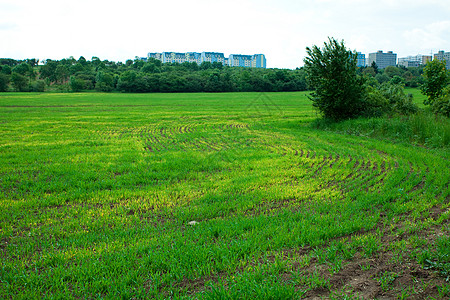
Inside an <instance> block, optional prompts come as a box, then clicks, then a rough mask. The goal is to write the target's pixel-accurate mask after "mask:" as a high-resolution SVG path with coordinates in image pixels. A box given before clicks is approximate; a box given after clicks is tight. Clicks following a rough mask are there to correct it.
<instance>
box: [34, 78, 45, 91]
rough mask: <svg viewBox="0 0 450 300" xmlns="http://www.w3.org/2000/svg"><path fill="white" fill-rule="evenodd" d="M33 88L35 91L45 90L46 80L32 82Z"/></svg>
mask: <svg viewBox="0 0 450 300" xmlns="http://www.w3.org/2000/svg"><path fill="white" fill-rule="evenodd" d="M31 90H32V91H33V92H44V91H45V82H44V81H43V80H37V81H35V82H33V83H32V84H31Z"/></svg>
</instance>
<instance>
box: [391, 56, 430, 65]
mask: <svg viewBox="0 0 450 300" xmlns="http://www.w3.org/2000/svg"><path fill="white" fill-rule="evenodd" d="M431 59H432V57H431V56H430V55H421V54H418V55H415V56H407V57H401V58H399V59H398V65H399V66H404V67H406V68H410V67H419V66H421V65H425V64H426V63H427V62H428V61H431Z"/></svg>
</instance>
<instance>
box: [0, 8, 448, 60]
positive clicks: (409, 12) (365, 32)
mask: <svg viewBox="0 0 450 300" xmlns="http://www.w3.org/2000/svg"><path fill="white" fill-rule="evenodd" d="M329 36H330V37H334V38H336V39H338V40H341V39H343V40H344V42H345V44H346V45H347V47H348V48H350V49H351V50H357V51H359V52H362V53H365V54H368V53H371V52H375V51H377V50H383V51H388V50H392V51H394V52H395V53H397V54H398V57H404V56H408V55H416V54H430V52H431V51H433V53H436V52H437V51H438V50H445V51H450V1H449V0H439V1H437V0H436V1H435V0H308V1H305V0H297V1H293V0H227V1H214V0H172V1H170V0H165V1H163V0H160V1H154V0H147V1H140V0H128V1H115V0H109V1H106V0H72V1H65V0H0V57H3V58H14V59H25V58H38V59H45V58H51V59H62V58H68V57H70V56H73V57H75V58H76V59H78V58H79V57H80V56H84V57H85V58H86V59H89V60H90V59H91V58H92V56H97V57H99V58H100V59H102V60H104V59H108V60H113V61H125V60H127V59H134V57H135V56H146V55H147V53H148V52H162V51H176V52H202V51H211V52H223V53H225V56H228V55H229V54H256V53H264V54H265V55H266V58H267V67H270V68H296V67H299V66H302V65H303V58H304V57H305V55H306V53H305V48H306V47H307V46H312V45H315V44H317V45H322V44H323V42H324V41H325V40H326V39H327V37H329Z"/></svg>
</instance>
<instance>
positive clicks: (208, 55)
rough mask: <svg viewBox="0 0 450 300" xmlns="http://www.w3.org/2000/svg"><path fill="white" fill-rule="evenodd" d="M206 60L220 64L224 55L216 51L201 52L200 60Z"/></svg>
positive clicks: (222, 62) (223, 61) (223, 60)
mask: <svg viewBox="0 0 450 300" xmlns="http://www.w3.org/2000/svg"><path fill="white" fill-rule="evenodd" d="M204 61H207V62H210V63H213V62H219V63H221V64H224V63H225V55H224V54H223V53H218V52H202V62H204Z"/></svg>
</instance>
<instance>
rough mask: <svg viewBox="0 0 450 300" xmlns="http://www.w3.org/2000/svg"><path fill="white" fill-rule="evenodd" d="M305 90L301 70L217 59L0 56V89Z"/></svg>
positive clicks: (119, 90)
mask: <svg viewBox="0 0 450 300" xmlns="http://www.w3.org/2000/svg"><path fill="white" fill-rule="evenodd" d="M306 89H307V85H306V79H305V72H304V71H303V70H302V69H296V70H287V69H256V68H239V67H228V66H223V65H222V64H221V63H217V62H214V63H210V62H203V63H202V64H200V65H198V64H197V63H188V62H185V63H182V64H179V63H164V64H163V63H162V62H161V61H159V60H156V59H150V60H149V61H147V62H145V61H143V60H141V59H138V58H136V59H135V60H127V61H126V62H125V63H122V62H114V61H108V60H100V59H99V58H98V57H93V58H92V60H90V61H89V60H86V59H85V58H84V57H80V58H79V59H78V60H76V59H74V58H73V57H71V58H68V59H61V60H51V59H47V60H45V61H44V62H43V64H38V61H36V60H23V61H20V60H12V59H0V91H20V92H26V91H35V92H42V91H45V90H56V91H73V92H80V91H91V90H95V91H99V92H112V91H118V92H129V93H148V92H162V93H175V92H253V91H256V92H260V91H261V92H262V91H266V92H279V91H304V90H306Z"/></svg>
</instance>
